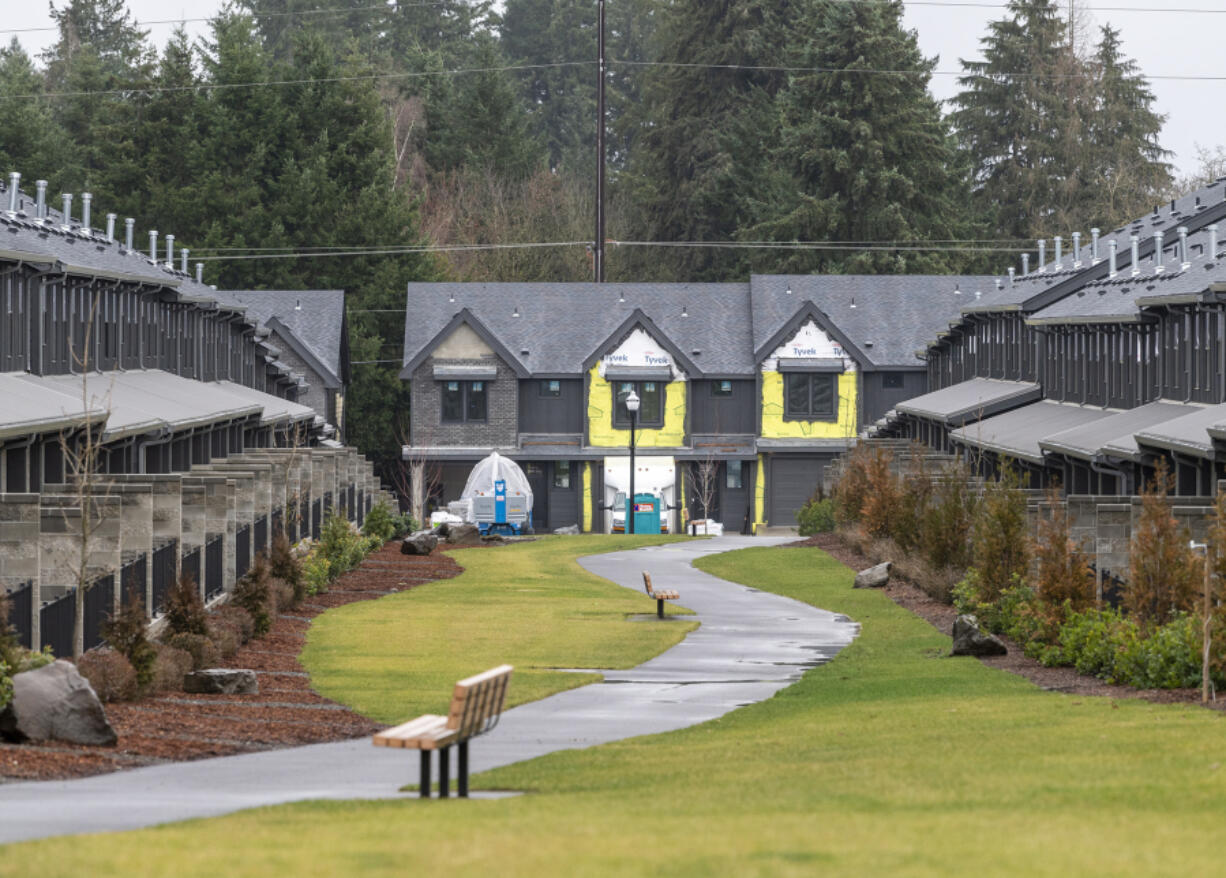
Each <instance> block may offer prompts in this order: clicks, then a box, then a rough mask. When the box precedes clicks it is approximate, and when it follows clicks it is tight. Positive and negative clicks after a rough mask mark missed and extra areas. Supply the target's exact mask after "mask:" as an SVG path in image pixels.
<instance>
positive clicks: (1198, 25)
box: [0, 0, 1226, 173]
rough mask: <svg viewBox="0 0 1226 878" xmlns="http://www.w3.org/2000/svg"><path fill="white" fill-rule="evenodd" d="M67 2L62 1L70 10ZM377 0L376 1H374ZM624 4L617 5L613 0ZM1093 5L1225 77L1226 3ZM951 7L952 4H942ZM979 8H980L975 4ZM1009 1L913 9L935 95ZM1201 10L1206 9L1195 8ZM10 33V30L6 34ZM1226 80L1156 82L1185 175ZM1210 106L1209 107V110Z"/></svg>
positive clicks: (39, 23)
mask: <svg viewBox="0 0 1226 878" xmlns="http://www.w3.org/2000/svg"><path fill="white" fill-rule="evenodd" d="M63 2H64V0H57V3H59V4H60V5H62V3H63ZM373 2H375V0H372V3H373ZM609 2H610V3H616V2H617V0H609ZM1080 2H1082V4H1083V5H1084V6H1087V7H1088V8H1089V15H1090V19H1091V21H1092V22H1093V24H1094V29H1095V31H1097V27H1098V26H1100V25H1102V24H1107V23H1110V24H1111V25H1113V26H1114V27H1116V28H1117V29H1119V30H1120V31H1121V33H1122V39H1123V43H1124V52H1125V53H1126V54H1127V55H1128V56H1129V57H1132V58H1135V59H1136V61H1137V62H1138V64H1140V66H1141V69H1142V70H1143V71H1144V72H1145V73H1146V75H1148V76H1151V77H1163V76H1175V77H1180V76H1205V75H1217V74H1220V73H1222V70H1221V68H1220V65H1219V64H1217V63H1216V62H1214V60H1213V59H1214V58H1218V57H1220V55H1219V53H1220V51H1221V46H1222V44H1223V42H1224V41H1226V4H1223V3H1222V0H1179V2H1178V3H1176V4H1175V6H1176V7H1177V8H1171V4H1170V0H1089V2H1086V0H1080ZM940 4H949V5H940ZM972 4H974V5H972ZM4 5H5V6H6V7H8V8H6V9H5V15H4V18H3V21H2V25H3V27H2V28H0V35H3V38H4V39H5V40H6V41H7V39H8V37H9V36H10V35H12V34H13V31H12V29H28V28H46V29H47V30H41V31H40V30H26V31H25V32H22V33H16V34H15V35H16V36H17V37H18V38H19V39H20V40H21V41H22V43H23V44H24V45H25V47H26V50H27V51H29V52H30V53H31V54H37V53H38V52H41V51H42V50H43V49H44V48H45V47H46V46H47V44H48V43H50V42H52V41H53V40H54V36H55V35H54V32H53V31H51V30H50V27H51V17H50V15H49V14H48V12H47V3H46V0H25V2H21V3H18V2H15V0H5V2H4ZM222 5H223V0H128V7H129V8H130V9H131V10H132V13H133V15H134V16H135V17H136V18H137V19H138V20H140V21H142V22H153V21H163V20H166V19H176V20H183V19H202V18H207V17H208V16H210V15H213V14H215V13H216V12H217V10H218V9H220V8H221V7H222ZM1003 6H1004V2H1003V0H925V2H920V0H916V2H908V3H907V4H906V23H907V26H908V27H911V28H914V29H915V30H916V31H917V32H918V33H919V44H920V48H921V49H922V50H923V52H924V54H925V55H928V56H929V57H932V56H936V57H938V58H939V62H938V64H937V70H938V74H937V75H936V76H934V77H933V79H932V91H933V94H935V95H936V97H937V98H940V99H942V100H944V99H947V98H949V97H951V96H952V95H953V94H954V92H956V91H957V80H956V76H955V75H954V74H957V73H958V72H959V71H960V70H961V65H960V64H959V63H958V62H959V59H961V58H966V59H974V58H978V57H980V52H979V40H980V38H981V37H982V36H983V35H984V33H985V31H986V25H987V22H988V21H990V20H992V19H995V18H1000V17H1001V16H1002V15H1003ZM1196 9H1201V10H1205V11H1203V12H1196V11H1193V10H1196ZM186 26H187V28H188V31H189V33H191V34H192V36H202V35H204V34H206V33H207V25H206V24H205V23H204V22H202V21H201V22H192V21H188V22H187V25H186ZM146 27H147V29H148V30H149V32H150V36H151V38H152V39H153V40H155V41H156V42H157V43H158V45H159V46H160V45H162V44H163V43H164V42H165V40H166V37H167V36H168V35H169V34H170V32H171V31H172V30H173V27H174V25H173V24H148V25H146ZM6 31H8V33H6ZM1223 85H1224V83H1223V82H1222V81H1213V80H1201V81H1196V80H1189V79H1161V78H1158V79H1154V80H1152V87H1153V91H1154V94H1155V95H1157V109H1158V111H1159V112H1161V113H1164V114H1166V116H1167V121H1166V127H1165V129H1164V131H1163V136H1162V143H1163V145H1164V146H1165V147H1166V148H1167V149H1170V150H1172V151H1174V153H1175V156H1174V158H1173V162H1174V164H1175V166H1176V170H1177V172H1179V173H1187V172H1189V171H1191V170H1192V169H1193V168H1194V167H1195V164H1196V162H1195V147H1196V145H1197V144H1200V145H1201V146H1205V147H1208V148H1213V147H1216V146H1217V145H1219V144H1226V113H1222V112H1217V111H1213V110H1212V107H1213V106H1214V105H1215V104H1214V102H1213V98H1214V95H1215V91H1220V90H1221V88H1222V87H1223ZM1207 108H1208V109H1207Z"/></svg>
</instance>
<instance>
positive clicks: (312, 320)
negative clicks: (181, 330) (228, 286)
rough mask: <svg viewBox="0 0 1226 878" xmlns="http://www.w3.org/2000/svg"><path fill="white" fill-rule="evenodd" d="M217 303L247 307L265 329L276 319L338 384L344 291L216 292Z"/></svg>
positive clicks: (252, 316) (339, 381) (343, 321)
mask: <svg viewBox="0 0 1226 878" xmlns="http://www.w3.org/2000/svg"><path fill="white" fill-rule="evenodd" d="M212 295H214V296H216V297H217V299H218V300H219V301H223V302H225V301H228V302H235V303H237V304H239V305H244V306H246V308H247V316H248V317H250V318H253V319H255V320H258V321H259V322H260V323H261V324H263V325H265V326H267V325H268V321H269V320H271V319H272V318H274V317H275V318H276V319H277V321H278V322H279V323H281V324H282V325H283V326H284V327H285V329H286V330H288V331H289V332H291V333H292V334H293V335H294V337H295V338H296V339H297V340H298V341H299V342H301V343H302V344H303V345H304V346H305V347H306V348H307V349H308V350H309V351H310V352H311V353H312V354H314V355H315V358H316V359H317V360H319V362H320V364H321V365H322V366H324V367H325V368H326V369H327V370H328V372H330V373H331V374H330V375H328V376H325V377H330V378H332V379H333V381H334V382H335V383H336V384H338V385H339V384H340V383H341V339H342V336H343V334H344V324H345V292H344V290H218V291H215V292H213V293H212Z"/></svg>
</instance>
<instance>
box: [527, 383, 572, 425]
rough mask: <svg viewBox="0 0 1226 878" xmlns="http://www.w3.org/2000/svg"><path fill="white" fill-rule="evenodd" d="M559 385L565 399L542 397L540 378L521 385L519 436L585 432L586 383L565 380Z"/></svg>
mask: <svg viewBox="0 0 1226 878" xmlns="http://www.w3.org/2000/svg"><path fill="white" fill-rule="evenodd" d="M558 383H559V384H560V385H561V387H560V390H561V393H562V395H561V396H557V397H551V396H542V395H541V384H542V380H541V379H539V378H528V379H525V380H523V381H520V382H519V432H521V433H572V434H573V433H582V432H583V380H582V379H580V378H565V379H562V380H561V381H559V382H558Z"/></svg>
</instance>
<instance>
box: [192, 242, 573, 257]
mask: <svg viewBox="0 0 1226 878" xmlns="http://www.w3.org/2000/svg"><path fill="white" fill-rule="evenodd" d="M591 243H592V242H591V241H546V242H537V243H526V244H424V245H420V246H408V247H354V248H352V249H349V250H327V251H322V252H320V251H308V252H301V253H300V252H293V253H251V254H246V255H233V256H202V257H200V259H198V260H197V259H195V258H193V259H192V261H193V262H197V261H199V262H229V261H237V260H256V259H312V258H317V257H321V256H398V255H401V254H409V253H456V252H465V251H479V250H531V249H542V248H546V247H587V246H589V245H590V244H591Z"/></svg>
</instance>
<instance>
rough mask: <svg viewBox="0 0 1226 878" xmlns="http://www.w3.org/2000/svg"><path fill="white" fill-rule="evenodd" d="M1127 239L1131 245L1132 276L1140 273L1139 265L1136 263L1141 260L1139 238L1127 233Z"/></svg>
mask: <svg viewBox="0 0 1226 878" xmlns="http://www.w3.org/2000/svg"><path fill="white" fill-rule="evenodd" d="M1128 241H1129V243H1130V244H1131V245H1132V276H1133V277H1136V276H1137V275H1138V274H1140V273H1141V266H1140V265H1138V264H1137V263H1138V262H1140V261H1141V239H1140V238H1138V237H1137V236H1136V235H1129V236H1128Z"/></svg>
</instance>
